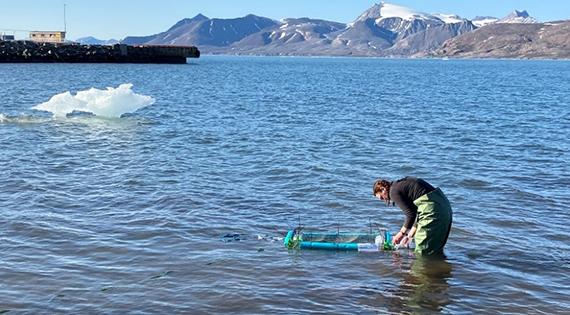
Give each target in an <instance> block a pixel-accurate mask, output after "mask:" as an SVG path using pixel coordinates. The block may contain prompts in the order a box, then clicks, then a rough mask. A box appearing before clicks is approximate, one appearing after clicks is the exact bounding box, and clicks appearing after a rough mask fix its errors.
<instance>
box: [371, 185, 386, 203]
mask: <svg viewBox="0 0 570 315" xmlns="http://www.w3.org/2000/svg"><path fill="white" fill-rule="evenodd" d="M374 196H376V198H378V199H380V200H382V201H384V202H385V201H387V200H388V190H386V188H381V189H380V190H379V191H378V192H377V193H376V194H375V195H374Z"/></svg>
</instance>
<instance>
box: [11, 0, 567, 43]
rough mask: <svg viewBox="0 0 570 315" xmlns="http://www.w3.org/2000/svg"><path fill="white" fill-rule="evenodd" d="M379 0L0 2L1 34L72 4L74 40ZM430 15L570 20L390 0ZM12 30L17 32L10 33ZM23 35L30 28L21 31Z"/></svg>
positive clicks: (325, 11) (488, 1)
mask: <svg viewBox="0 0 570 315" xmlns="http://www.w3.org/2000/svg"><path fill="white" fill-rule="evenodd" d="M378 2H380V1H379V0H378V1H374V0H136V1H135V0H112V1H111V0H91V1H89V0H33V1H32V0H0V32H6V31H5V30H59V29H63V4H64V3H66V4H67V30H68V38H69V39H77V38H79V37H84V36H95V37H97V38H99V39H110V38H115V39H122V38H124V37H125V36H129V35H151V34H156V33H159V32H162V31H165V30H166V29H168V28H169V27H170V26H172V25H173V24H174V23H176V22H177V21H179V20H181V19H183V18H187V17H193V16H195V15H196V14H198V13H202V14H204V15H206V16H208V17H211V18H213V17H218V18H235V17H241V16H244V15H246V14H249V13H253V14H256V15H261V16H265V17H269V18H273V19H277V20H279V19H282V18H286V17H311V18H318V19H325V20H332V21H337V22H345V23H346V22H350V21H352V20H354V19H355V18H356V17H357V16H358V15H360V13H362V12H363V11H364V10H366V9H368V8H369V7H371V6H372V5H374V4H375V3H378ZM387 2H389V3H394V4H398V5H403V6H407V7H410V8H413V9H416V10H419V11H424V12H427V13H455V14H458V15H460V16H462V17H465V18H473V17H475V16H477V15H488V16H495V17H503V16H505V15H507V14H508V13H509V12H511V11H513V10H515V9H518V10H523V9H524V10H527V11H528V12H529V14H530V15H532V16H534V17H535V18H537V19H538V20H540V21H552V20H562V19H570V1H566V0H542V1H539V0H471V1H463V0H461V1H460V0H393V1H387ZM7 33H10V34H11V32H7ZM16 36H17V37H20V38H23V37H26V36H27V33H26V32H16Z"/></svg>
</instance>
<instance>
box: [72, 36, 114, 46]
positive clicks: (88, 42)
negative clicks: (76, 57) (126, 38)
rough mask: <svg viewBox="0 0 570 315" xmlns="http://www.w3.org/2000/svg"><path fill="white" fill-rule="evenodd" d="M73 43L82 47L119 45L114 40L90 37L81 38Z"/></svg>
mask: <svg viewBox="0 0 570 315" xmlns="http://www.w3.org/2000/svg"><path fill="white" fill-rule="evenodd" d="M75 41H76V42H78V43H80V44H82V45H115V44H117V43H119V41H118V40H116V39H108V40H102V39H97V38H95V37H92V36H88V37H81V38H78V39H76V40H75Z"/></svg>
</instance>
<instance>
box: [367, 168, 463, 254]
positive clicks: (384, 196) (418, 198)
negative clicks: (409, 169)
mask: <svg viewBox="0 0 570 315" xmlns="http://www.w3.org/2000/svg"><path fill="white" fill-rule="evenodd" d="M372 191H373V194H374V196H375V197H376V198H378V199H380V200H382V201H384V202H385V203H386V205H393V204H395V205H397V206H398V207H399V208H400V209H402V211H404V214H405V215H406V219H405V221H404V225H403V226H402V228H401V229H400V231H399V232H398V234H396V235H395V236H394V239H393V242H394V244H402V245H405V246H407V245H408V244H409V243H410V241H411V240H412V238H414V240H415V242H416V249H415V252H416V253H419V254H422V255H438V254H443V247H444V246H445V243H446V242H447V238H448V236H449V232H450V230H451V221H452V216H453V211H452V210H451V205H450V203H449V200H447V197H445V195H444V194H443V192H442V191H441V189H439V188H434V187H433V186H432V185H430V184H429V183H428V182H426V181H425V180H423V179H421V178H416V177H411V176H409V177H405V178H402V179H399V180H397V181H393V182H391V181H388V180H385V179H378V180H377V181H376V182H374V186H373V190H372Z"/></svg>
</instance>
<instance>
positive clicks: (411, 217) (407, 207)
mask: <svg viewBox="0 0 570 315" xmlns="http://www.w3.org/2000/svg"><path fill="white" fill-rule="evenodd" d="M390 197H391V198H392V201H394V202H395V203H396V205H397V206H398V207H399V208H400V209H402V211H403V212H404V214H405V215H406V219H405V220H404V225H403V226H402V228H401V229H400V232H398V234H396V236H394V244H399V243H400V241H402V238H403V237H404V236H405V235H407V234H409V233H410V232H411V229H412V228H413V226H414V223H415V222H416V217H417V214H418V210H417V208H416V206H415V205H414V203H413V202H412V201H411V200H409V198H407V197H406V196H403V194H402V193H401V192H398V191H390ZM414 233H415V231H414Z"/></svg>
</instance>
